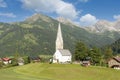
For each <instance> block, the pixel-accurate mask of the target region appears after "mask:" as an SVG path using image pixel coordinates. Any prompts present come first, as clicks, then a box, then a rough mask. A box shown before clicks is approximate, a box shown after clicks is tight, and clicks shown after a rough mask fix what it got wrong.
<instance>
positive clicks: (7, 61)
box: [2, 57, 12, 64]
mask: <svg viewBox="0 0 120 80" xmlns="http://www.w3.org/2000/svg"><path fill="white" fill-rule="evenodd" d="M2 61H3V63H4V64H10V63H11V62H12V60H11V59H10V58H7V57H6V58H2Z"/></svg>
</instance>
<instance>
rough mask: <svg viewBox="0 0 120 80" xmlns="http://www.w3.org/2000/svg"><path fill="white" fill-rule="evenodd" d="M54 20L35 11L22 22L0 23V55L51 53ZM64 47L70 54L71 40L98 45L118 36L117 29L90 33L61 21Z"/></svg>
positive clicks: (72, 43) (72, 48) (53, 41)
mask: <svg viewBox="0 0 120 80" xmlns="http://www.w3.org/2000/svg"><path fill="white" fill-rule="evenodd" d="M58 23H59V22H58V21H57V20H55V19H52V18H50V17H48V16H45V15H42V14H35V15H33V16H31V17H29V18H28V19H26V20H25V21H23V22H16V23H0V56H11V55H14V54H15V53H16V52H19V53H20V54H21V55H39V54H53V53H54V52H55V40H56V35H57V28H58ZM61 27H62V33H63V39H64V48H66V49H70V51H71V52H72V53H74V47H75V43H76V42H77V41H78V40H81V41H83V42H84V43H86V44H87V45H88V46H97V47H101V46H103V45H106V44H111V43H113V42H114V41H115V40H116V39H118V38H120V34H119V33H118V32H105V33H102V34H97V33H91V32H88V31H86V30H85V29H83V28H80V27H77V26H75V25H71V24H64V23H61Z"/></svg>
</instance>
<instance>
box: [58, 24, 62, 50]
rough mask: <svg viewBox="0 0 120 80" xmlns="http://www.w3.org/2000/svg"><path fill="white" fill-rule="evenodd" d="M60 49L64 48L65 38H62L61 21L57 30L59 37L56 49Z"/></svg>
mask: <svg viewBox="0 0 120 80" xmlns="http://www.w3.org/2000/svg"><path fill="white" fill-rule="evenodd" d="M58 49H63V38H62V32H61V25H60V23H59V25H58V32H57V38H56V50H58Z"/></svg>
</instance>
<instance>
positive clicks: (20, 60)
mask: <svg viewBox="0 0 120 80" xmlns="http://www.w3.org/2000/svg"><path fill="white" fill-rule="evenodd" d="M18 65H19V66H22V65H24V59H23V58H21V57H20V58H18Z"/></svg>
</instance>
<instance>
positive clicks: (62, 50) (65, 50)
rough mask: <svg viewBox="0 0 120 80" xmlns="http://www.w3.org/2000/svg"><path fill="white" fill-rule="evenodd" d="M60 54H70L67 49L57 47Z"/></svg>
mask: <svg viewBox="0 0 120 80" xmlns="http://www.w3.org/2000/svg"><path fill="white" fill-rule="evenodd" d="M59 51H60V53H61V54H62V56H71V52H70V51H69V50H67V49H59Z"/></svg>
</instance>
